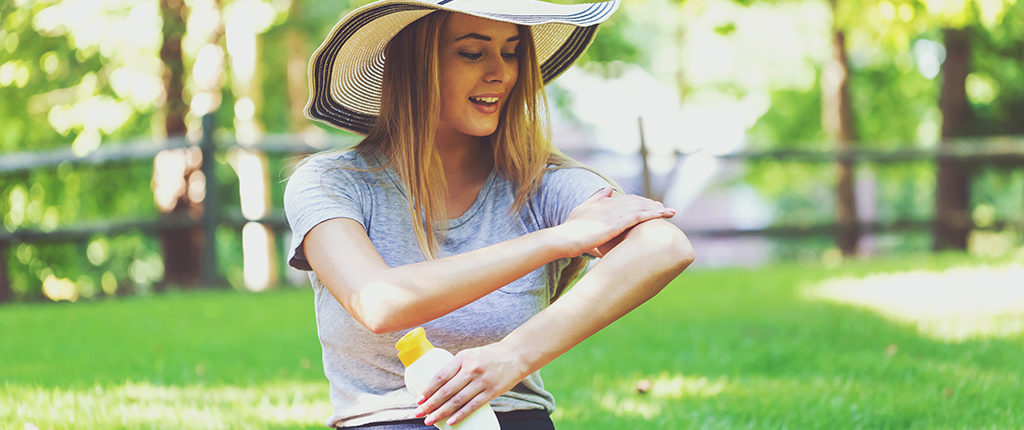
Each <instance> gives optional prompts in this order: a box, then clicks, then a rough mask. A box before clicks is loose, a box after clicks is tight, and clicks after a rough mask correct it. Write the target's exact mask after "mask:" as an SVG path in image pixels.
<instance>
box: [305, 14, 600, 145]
mask: <svg viewBox="0 0 1024 430" xmlns="http://www.w3.org/2000/svg"><path fill="white" fill-rule="evenodd" d="M618 7H619V0H612V1H606V2H601V3H585V4H571V5H568V4H553V3H546V2H542V1H537V0H381V1H376V2H373V3H370V4H367V5H365V6H362V7H360V8H358V9H355V10H353V11H352V12H350V13H349V14H348V15H345V17H343V18H342V19H341V20H340V21H338V23H337V24H336V25H335V26H334V29H333V30H331V32H330V34H329V35H328V36H327V39H325V40H324V42H323V43H322V44H321V45H320V47H319V48H317V50H316V52H314V53H313V57H312V58H310V60H309V102H307V103H306V109H305V112H306V116H307V117H309V118H311V119H314V120H318V121H321V122H324V123H327V124H329V125H332V126H334V127H338V128H341V129H344V130H349V131H353V132H356V133H358V134H364V135H365V134H366V133H368V132H369V130H370V128H371V127H372V126H373V123H374V121H376V119H377V116H378V115H379V113H380V97H381V86H382V84H383V77H384V50H385V48H386V47H387V44H388V42H390V41H391V39H392V38H393V37H394V36H395V35H396V34H398V32H399V31H401V30H402V29H403V28H405V27H406V26H407V25H409V24H411V23H412V22H413V21H416V20H417V19H419V18H422V17H424V16H426V15H427V14H429V13H431V12H435V11H439V10H444V11H450V12H461V13H465V14H469V15H474V16H478V17H481V18H488V19H492V20H495V21H503V22H509V23H512V24H520V25H528V26H531V27H532V30H533V38H534V44H535V45H536V48H537V62H538V64H540V71H541V76H542V77H543V80H544V83H545V84H546V83H548V82H550V81H551V80H552V79H554V78H555V77H557V76H558V75H559V74H561V73H562V72H564V71H565V70H566V69H568V68H569V66H571V65H572V64H573V63H574V62H575V61H576V59H578V58H579V56H580V55H581V54H583V51H585V50H586V49H587V47H588V46H590V42H591V41H593V38H594V34H595V33H596V32H597V26H598V24H600V23H602V22H604V21H605V20H606V19H608V17H609V16H611V14H612V13H613V12H615V10H616V9H618Z"/></svg>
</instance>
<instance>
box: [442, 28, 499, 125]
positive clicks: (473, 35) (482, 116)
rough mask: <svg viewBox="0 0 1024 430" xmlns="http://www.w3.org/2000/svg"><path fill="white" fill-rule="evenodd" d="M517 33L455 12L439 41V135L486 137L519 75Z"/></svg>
mask: <svg viewBox="0 0 1024 430" xmlns="http://www.w3.org/2000/svg"><path fill="white" fill-rule="evenodd" d="M518 44H519V30H518V29H517V28H516V26H515V25H513V24H509V23H506V22H498V21H491V20H489V19H484V18H478V17H475V16H471V15H466V14H461V13H454V14H452V15H451V16H449V17H448V18H447V19H446V20H445V22H444V25H443V26H442V27H441V40H440V43H439V55H440V70H439V72H440V75H441V76H440V90H441V117H440V118H439V122H438V134H439V135H443V134H448V133H452V132H455V133H459V134H463V135H468V136H489V135H491V134H492V133H494V131H495V130H496V129H497V128H498V117H499V116H500V115H501V108H502V106H504V104H505V103H506V99H507V98H508V95H509V93H510V92H511V91H512V88H513V87H514V86H515V84H516V78H518V77H519V59H518V57H517V55H516V47H517V45H518Z"/></svg>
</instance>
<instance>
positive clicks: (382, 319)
mask: <svg viewBox="0 0 1024 430" xmlns="http://www.w3.org/2000/svg"><path fill="white" fill-rule="evenodd" d="M350 313H351V314H352V316H353V318H355V320H356V321H358V322H359V324H362V326H363V327H366V329H367V330H369V331H370V332H371V333H373V334H384V333H391V332H393V331H398V330H401V329H403V328H405V327H402V326H401V325H400V324H398V323H397V321H396V318H394V316H392V315H388V314H387V313H386V312H362V313H359V314H356V313H354V312H350Z"/></svg>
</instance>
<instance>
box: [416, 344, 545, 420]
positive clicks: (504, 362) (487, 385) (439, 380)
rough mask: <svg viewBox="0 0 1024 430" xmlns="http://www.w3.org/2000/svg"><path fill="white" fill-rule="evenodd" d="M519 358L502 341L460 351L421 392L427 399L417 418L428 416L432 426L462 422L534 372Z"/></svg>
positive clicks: (422, 404)
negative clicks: (438, 423) (439, 423)
mask: <svg viewBox="0 0 1024 430" xmlns="http://www.w3.org/2000/svg"><path fill="white" fill-rule="evenodd" d="M516 357H517V354H515V353H514V352H512V351H508V350H506V349H505V348H504V347H503V345H502V344H501V343H500V342H499V343H493V344H490V345H485V346H482V347H479V348H472V349H467V350H463V351H460V352H459V353H458V354H456V355H455V359H454V360H452V362H451V363H449V364H448V365H447V366H445V367H444V368H442V369H441V370H440V371H438V373H437V375H435V376H434V377H433V378H432V379H431V380H430V383H429V384H428V385H427V387H426V388H425V389H424V392H423V393H420V394H421V395H422V397H420V398H421V399H426V400H423V401H421V403H420V407H419V409H417V410H416V417H417V418H419V417H422V416H426V419H425V420H424V421H423V423H424V424H426V425H428V426H430V425H434V423H436V422H439V421H442V420H447V422H448V425H455V424H458V423H459V422H461V421H462V420H464V419H465V418H466V417H468V416H469V414H471V413H473V412H475V411H476V410H477V409H479V408H480V407H482V406H483V405H486V404H487V402H490V401H491V399H494V398H495V397H498V396H499V395H501V394H503V393H505V392H506V391H508V390H510V389H512V387H514V386H515V385H516V384H518V383H519V381H522V380H523V378H525V377H526V376H527V375H529V374H530V372H529V370H528V369H526V368H525V367H526V366H525V365H523V364H522V363H520V362H519V361H518V360H517V359H516Z"/></svg>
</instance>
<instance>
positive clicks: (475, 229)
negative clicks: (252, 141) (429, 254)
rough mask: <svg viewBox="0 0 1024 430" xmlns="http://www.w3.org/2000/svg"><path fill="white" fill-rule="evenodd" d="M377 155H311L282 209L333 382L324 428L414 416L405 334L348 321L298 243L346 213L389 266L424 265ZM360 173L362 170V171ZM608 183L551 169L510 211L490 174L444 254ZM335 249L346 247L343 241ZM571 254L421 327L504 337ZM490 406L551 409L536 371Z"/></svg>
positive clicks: (503, 186)
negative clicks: (403, 354)
mask: <svg viewBox="0 0 1024 430" xmlns="http://www.w3.org/2000/svg"><path fill="white" fill-rule="evenodd" d="M382 160H383V159H382V158H381V156H379V155H367V156H366V157H364V156H362V154H360V153H359V152H358V151H346V152H332V153H322V154H317V155H314V156H311V157H309V158H307V159H306V160H305V161H304V162H303V164H301V165H300V166H299V167H298V169H296V171H295V173H294V174H293V175H292V177H291V178H290V179H289V180H288V185H287V187H286V189H285V195H284V207H285V213H286V215H287V217H288V224H289V225H290V226H291V229H292V241H291V247H290V248H289V249H290V251H289V256H288V264H289V265H291V266H292V267H295V268H298V269H301V270H307V271H309V279H310V282H311V284H312V286H313V291H314V301H315V308H316V324H317V334H318V336H319V338H320V344H321V346H322V347H323V363H324V373H325V374H326V376H327V379H328V380H329V381H330V384H331V405H332V406H333V407H334V415H332V416H331V417H330V418H329V419H328V420H327V425H328V426H338V427H341V426H355V425H361V424H366V423H371V422H379V421H392V420H403V419H410V418H413V414H414V411H415V409H416V402H415V399H414V398H413V396H412V394H410V393H409V391H408V390H406V388H405V382H404V379H403V374H404V367H403V366H402V363H401V362H400V361H399V360H398V355H397V350H396V349H395V342H397V341H398V339H399V338H401V337H402V335H404V334H405V333H406V332H407V331H400V332H394V333H386V334H379V335H378V334H373V333H372V332H370V331H369V330H368V329H366V328H365V327H363V326H362V325H361V324H359V322H357V321H356V320H355V319H353V318H352V317H351V316H350V315H349V314H348V313H347V312H346V311H345V309H344V308H342V307H341V305H340V304H339V303H338V302H337V300H335V298H334V297H333V296H332V295H331V293H330V291H328V290H327V289H326V288H325V287H324V286H323V284H322V283H321V282H320V280H319V279H318V278H317V276H316V273H314V272H312V270H311V269H310V267H309V263H308V262H307V261H306V257H305V255H303V251H302V240H303V239H304V238H305V236H306V234H307V233H309V231H310V230H311V229H312V228H313V227H315V226H316V225H317V224H319V223H321V222H324V221H326V220H329V219H332V218H350V219H353V220H355V221H357V222H359V223H360V224H362V226H363V227H364V228H365V229H366V232H367V235H368V236H369V238H370V241H371V242H372V243H373V246H374V247H376V249H377V252H378V253H380V256H381V257H382V258H383V259H384V261H385V262H386V263H387V264H388V266H390V267H396V266H401V265H405V264H411V263H416V262H420V261H423V260H424V258H423V256H422V255H421V253H420V251H419V246H418V245H417V243H416V239H415V237H414V236H413V233H412V226H411V218H410V216H409V211H408V205H409V201H408V199H407V198H406V195H405V191H404V187H403V186H402V185H400V184H401V181H400V180H399V178H398V176H397V174H396V173H395V172H394V170H392V169H391V168H386V169H383V170H376V171H367V170H365V169H372V168H374V167H378V166H380V165H382ZM359 169H364V170H359ZM606 186H608V183H607V182H606V181H605V180H604V179H602V178H601V177H600V176H598V175H596V174H594V173H593V172H590V171H588V170H586V169H582V168H566V169H549V170H548V171H547V172H546V173H545V175H544V180H543V182H542V185H541V187H540V189H539V190H538V192H537V193H536V194H535V195H534V196H533V198H532V199H530V200H529V202H528V203H527V205H526V206H525V207H523V209H522V210H521V211H520V212H519V213H518V214H516V213H511V212H510V208H511V207H512V204H513V201H514V199H515V185H514V184H513V183H512V182H510V181H508V180H506V179H505V178H504V177H502V176H501V175H499V174H497V173H495V172H492V173H491V174H490V176H489V177H488V178H487V182H486V183H485V184H484V186H483V189H481V190H480V194H479V195H478V196H477V198H476V200H475V201H474V202H473V205H472V206H471V207H470V208H469V209H468V210H466V212H465V213H463V214H462V215H460V216H459V217H458V218H455V219H452V220H450V221H449V225H448V231H447V235H446V237H445V239H444V240H443V241H442V242H441V244H440V245H441V253H442V256H448V255H456V254H461V253H465V252H468V251H472V250H475V249H479V248H482V247H485V246H488V245H492V244H495V243H498V242H502V241H505V240H509V239H512V238H515V237H518V236H522V235H524V234H527V233H530V232H533V231H536V230H540V229H543V228H547V227H552V226H556V225H558V224H561V223H562V222H563V221H565V219H566V217H567V216H568V215H569V213H570V212H571V211H572V210H573V209H574V208H575V207H576V206H577V205H579V204H580V203H582V202H583V201H584V200H586V199H587V198H588V197H589V196H590V195H592V194H593V193H595V192H597V191H598V190H600V189H601V188H603V187H606ZM338 246H345V245H344V244H342V243H339V244H338ZM567 263H568V259H561V260H556V261H554V262H552V263H549V264H547V265H545V266H543V267H541V268H539V269H537V270H534V271H533V272H530V273H529V274H527V275H526V276H523V277H522V278H519V279H517V280H515V281H513V282H512V283H510V284H508V285H506V286H504V287H502V288H500V289H498V290H497V291H494V292H492V293H490V294H488V295H486V296H484V297H482V298H480V299H478V300H476V301H474V302H472V303H470V304H468V305H466V306H464V307H462V308H460V309H457V310H455V311H454V312H451V313H449V314H448V315H445V316H442V317H440V318H438V319H435V320H433V321H430V322H428V323H426V324H423V328H424V329H425V330H426V332H427V338H428V339H429V340H430V341H431V342H432V343H433V344H434V345H435V346H437V347H440V348H444V349H446V350H448V351H450V352H452V353H453V354H454V353H457V352H459V351H461V350H463V349H467V348H474V347H478V346H482V345H486V344H489V343H493V342H497V341H499V340H501V339H502V338H503V337H505V335H507V334H508V333H509V332H511V331H512V330H513V329H515V328H516V327H518V326H519V325H521V324H522V323H523V322H525V321H526V320H527V319H529V318H530V317H531V316H533V315H534V314H536V313H537V312H539V311H540V310H541V309H543V308H544V307H546V306H547V305H548V303H549V302H550V299H551V295H552V293H553V292H554V289H555V286H556V285H557V283H558V276H559V273H561V269H562V268H564V267H565V264H567ZM491 406H492V407H493V408H494V410H495V411H499V412H501V411H511V410H524V409H543V410H546V411H548V412H549V413H550V412H551V411H552V410H553V409H554V398H553V397H552V396H551V394H550V393H548V392H547V391H545V390H544V384H543V382H542V381H541V378H540V372H539V371H538V372H536V373H533V374H531V375H530V376H529V377H527V378H526V379H525V380H524V381H523V382H522V383H520V384H518V385H516V386H515V387H514V388H513V389H512V390H511V391H509V392H508V393H506V394H504V395H501V396H499V397H498V398H496V399H494V400H492V401H491Z"/></svg>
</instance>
